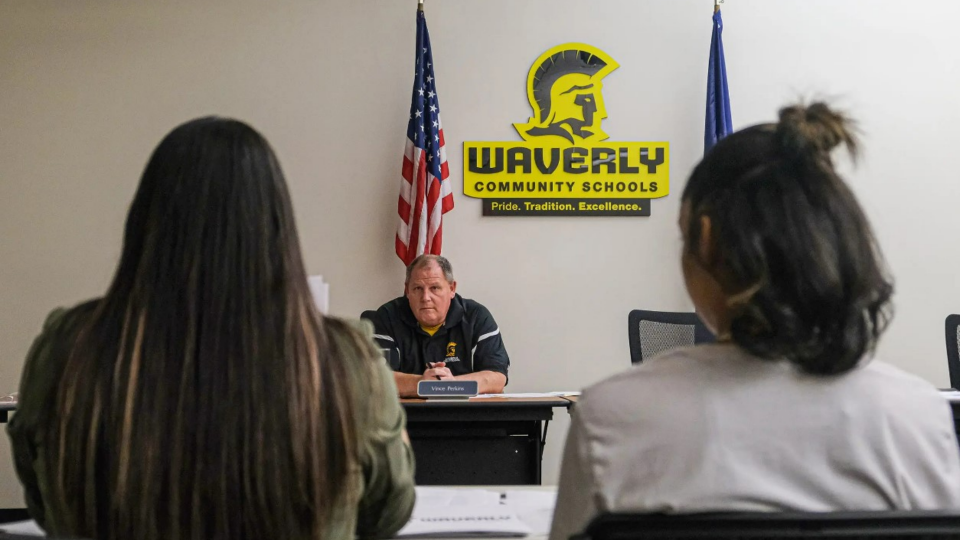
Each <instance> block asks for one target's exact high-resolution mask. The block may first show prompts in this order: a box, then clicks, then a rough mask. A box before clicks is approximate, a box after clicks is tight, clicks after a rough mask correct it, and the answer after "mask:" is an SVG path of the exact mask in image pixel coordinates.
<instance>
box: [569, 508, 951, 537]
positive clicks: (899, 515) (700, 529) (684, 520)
mask: <svg viewBox="0 0 960 540" xmlns="http://www.w3.org/2000/svg"><path fill="white" fill-rule="evenodd" d="M707 538H723V539H728V540H731V539H744V540H746V539H751V540H754V539H761V538H762V539H778V540H782V539H795V538H796V539H799V538H806V539H809V538H830V539H831V540H846V539H850V540H852V539H855V538H856V539H862V538H882V539H884V540H893V539H899V538H903V539H907V538H910V539H929V540H933V539H937V540H940V539H948V538H949V539H953V540H957V539H960V513H957V512H903V511H882V512H823V513H819V512H730V513H705V514H673V515H665V514H606V515H602V516H599V517H597V518H596V519H594V520H593V521H592V522H591V523H590V525H588V526H587V529H586V531H584V532H583V533H581V534H578V535H575V536H572V537H571V539H572V540H573V539H575V540H687V539H707Z"/></svg>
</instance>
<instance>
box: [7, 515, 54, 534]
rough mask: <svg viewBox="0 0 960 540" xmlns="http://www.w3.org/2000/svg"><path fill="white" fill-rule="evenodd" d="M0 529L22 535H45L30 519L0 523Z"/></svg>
mask: <svg viewBox="0 0 960 540" xmlns="http://www.w3.org/2000/svg"><path fill="white" fill-rule="evenodd" d="M0 531H3V532H5V533H8V534H22V535H24V536H46V535H47V533H46V532H45V531H44V530H43V529H41V528H40V526H39V525H37V522H36V521H33V520H32V519H31V520H29V521H14V522H11V523H4V524H3V525H0Z"/></svg>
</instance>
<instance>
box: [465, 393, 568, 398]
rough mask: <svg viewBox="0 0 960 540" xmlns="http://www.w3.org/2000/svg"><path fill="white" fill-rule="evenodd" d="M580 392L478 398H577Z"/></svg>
mask: <svg viewBox="0 0 960 540" xmlns="http://www.w3.org/2000/svg"><path fill="white" fill-rule="evenodd" d="M579 395H580V392H526V393H516V394H480V395H478V396H476V397H478V398H552V397H573V396H579Z"/></svg>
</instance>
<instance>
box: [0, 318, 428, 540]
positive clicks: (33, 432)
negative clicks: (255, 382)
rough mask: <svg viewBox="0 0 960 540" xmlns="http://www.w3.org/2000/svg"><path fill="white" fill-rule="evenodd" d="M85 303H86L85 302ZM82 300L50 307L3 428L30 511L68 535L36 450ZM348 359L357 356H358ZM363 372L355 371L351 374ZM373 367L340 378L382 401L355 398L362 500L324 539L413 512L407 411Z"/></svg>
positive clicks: (385, 525)
mask: <svg viewBox="0 0 960 540" xmlns="http://www.w3.org/2000/svg"><path fill="white" fill-rule="evenodd" d="M86 306H87V307H88V308H89V306H90V304H89V303H88V304H86ZM83 307H84V306H78V307H76V308H73V309H69V310H68V309H63V308H60V309H56V310H54V311H53V312H52V313H51V314H50V315H49V316H48V317H47V320H46V322H45V323H44V325H43V331H42V332H41V334H40V336H38V337H37V338H36V340H35V341H34V343H33V346H32V347H31V348H30V352H29V353H28V354H27V360H26V365H25V366H24V370H23V377H22V379H21V381H20V398H19V403H18V406H17V411H16V413H14V415H13V416H12V418H11V419H10V422H9V424H8V427H7V433H8V434H9V436H10V440H11V443H12V447H13V454H14V462H15V465H16V471H17V475H18V476H19V477H20V482H21V483H22V484H23V488H24V496H25V499H26V502H27V507H28V509H29V511H30V515H31V516H32V517H33V518H34V519H35V520H36V521H37V523H38V524H39V525H40V526H41V527H43V528H44V529H45V530H46V531H47V532H48V533H49V534H51V535H70V534H71V533H73V531H68V530H64V527H63V526H62V523H63V519H62V516H57V515H53V512H52V511H51V509H50V508H48V507H47V506H45V505H44V500H45V498H47V497H48V496H49V494H50V492H51V489H52V486H51V484H50V482H51V481H52V479H51V474H50V471H47V470H45V465H44V463H45V462H44V459H42V456H43V455H45V453H47V452H55V451H56V449H55V448H56V447H55V445H52V444H51V445H46V444H45V443H44V441H43V433H44V430H43V429H42V426H41V424H40V423H41V420H40V419H41V416H42V414H43V411H44V408H45V407H48V406H49V405H50V404H51V403H52V402H53V401H54V400H55V399H56V393H57V387H58V383H59V381H60V378H61V377H62V373H63V370H64V366H65V362H66V357H65V355H64V354H63V352H62V351H64V350H66V348H65V347H64V346H63V343H60V341H62V340H63V339H64V335H65V334H67V333H66V332H64V331H63V329H64V328H65V327H67V326H70V323H72V322H76V320H77V319H78V318H82V316H83V315H84V313H82V312H83V311H85V310H84V309H82V308H83ZM86 311H89V309H87V310H86ZM363 331H364V333H366V334H367V336H368V337H370V336H371V335H372V334H371V330H370V328H369V326H368V325H365V326H364V327H363ZM333 339H335V340H336V339H343V336H339V335H334V336H333ZM348 350H349V349H348ZM351 360H355V361H357V362H361V361H363V360H364V359H361V358H357V359H351ZM378 360H379V359H378ZM363 372H364V371H363V370H356V373H363ZM377 373H378V374H379V380H376V381H369V380H360V379H361V377H360V376H357V377H356V378H354V379H351V380H345V381H343V383H344V384H352V385H357V386H359V387H362V388H369V387H370V385H371V384H379V385H381V391H379V392H369V391H365V390H363V389H362V388H361V390H360V391H358V392H356V393H355V395H357V396H358V397H359V398H360V399H363V400H369V399H370V397H371V396H382V398H381V399H382V401H383V402H382V403H379V404H373V405H372V406H361V404H357V406H356V407H355V410H357V411H369V413H368V414H363V413H361V414H358V415H357V422H358V423H359V425H358V426H357V433H358V434H359V435H360V437H361V441H360V447H361V449H362V450H361V456H362V457H361V471H362V472H361V473H359V474H356V475H355V477H354V478H353V480H352V481H353V482H355V484H354V487H356V488H357V492H359V493H361V496H360V504H359V507H358V508H356V509H355V510H354V511H351V509H348V508H344V509H343V511H341V512H336V513H335V514H336V515H340V516H343V518H342V519H341V520H338V521H336V522H335V523H333V524H332V525H331V529H330V530H329V531H328V534H326V535H325V536H324V537H325V538H329V539H340V538H343V539H352V538H355V537H360V538H387V537H390V536H393V534H394V533H395V532H396V531H398V530H399V529H400V528H401V527H403V525H404V524H406V522H407V520H408V519H409V517H410V513H411V512H412V511H413V504H414V500H415V497H416V495H415V493H414V480H413V467H414V458H413V451H412V450H411V448H410V446H409V444H407V443H405V442H404V441H403V439H402V434H403V430H404V428H405V426H406V416H405V414H404V412H403V408H402V407H401V406H400V403H399V400H398V399H397V397H396V396H397V389H396V385H395V383H394V380H393V373H392V372H391V371H390V369H389V368H388V367H387V365H386V363H385V362H380V365H379V370H378V371H377ZM367 405H371V404H369V403H368V404H367Z"/></svg>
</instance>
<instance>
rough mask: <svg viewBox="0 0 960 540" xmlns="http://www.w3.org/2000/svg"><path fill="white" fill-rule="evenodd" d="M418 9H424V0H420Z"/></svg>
mask: <svg viewBox="0 0 960 540" xmlns="http://www.w3.org/2000/svg"><path fill="white" fill-rule="evenodd" d="M417 11H420V12H422V11H423V0H420V5H418V6H417Z"/></svg>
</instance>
